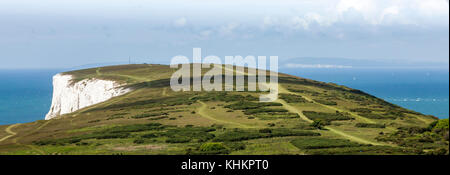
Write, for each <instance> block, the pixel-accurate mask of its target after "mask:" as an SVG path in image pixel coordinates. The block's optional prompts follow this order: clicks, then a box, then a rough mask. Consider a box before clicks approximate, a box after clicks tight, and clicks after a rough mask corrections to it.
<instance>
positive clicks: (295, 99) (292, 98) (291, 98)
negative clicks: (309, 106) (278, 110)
mask: <svg viewBox="0 0 450 175" xmlns="http://www.w3.org/2000/svg"><path fill="white" fill-rule="evenodd" d="M279 97H280V98H281V99H283V100H284V101H286V102H288V103H306V102H308V101H307V100H306V99H305V98H303V97H302V96H300V95H293V94H279Z"/></svg>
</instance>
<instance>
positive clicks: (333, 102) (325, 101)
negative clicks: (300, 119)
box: [314, 99, 337, 106]
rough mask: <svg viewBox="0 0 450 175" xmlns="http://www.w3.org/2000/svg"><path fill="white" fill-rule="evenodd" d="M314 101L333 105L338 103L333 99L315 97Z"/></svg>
mask: <svg viewBox="0 0 450 175" xmlns="http://www.w3.org/2000/svg"><path fill="white" fill-rule="evenodd" d="M314 101H316V102H317V103H320V104H324V105H331V106H335V105H337V103H336V102H335V101H331V100H322V99H315V100H314Z"/></svg>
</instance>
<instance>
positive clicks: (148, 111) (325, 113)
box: [0, 64, 449, 155]
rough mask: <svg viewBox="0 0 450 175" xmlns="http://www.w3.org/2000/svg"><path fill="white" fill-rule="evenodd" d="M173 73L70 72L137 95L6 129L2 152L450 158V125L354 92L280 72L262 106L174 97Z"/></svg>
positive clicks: (229, 95) (253, 96) (224, 98)
mask: <svg viewBox="0 0 450 175" xmlns="http://www.w3.org/2000/svg"><path fill="white" fill-rule="evenodd" d="M216 66H220V65H216ZM175 71H176V69H171V68H169V66H166V65H154V64H139V65H122V66H110V67H101V68H93V69H85V70H79V71H73V72H66V73H65V74H70V75H73V76H75V77H76V78H75V81H74V82H76V81H80V80H83V79H86V78H97V79H107V80H114V81H117V82H120V83H123V84H124V86H125V87H128V88H132V89H133V91H131V92H129V93H127V94H125V95H122V96H118V97H114V98H112V99H110V100H108V101H106V102H103V103H99V104H96V105H93V106H90V107H87V108H84V109H80V110H78V111H76V112H74V113H70V114H66V115H63V116H60V117H58V118H55V119H52V120H47V121H46V120H39V121H35V122H32V123H22V124H15V125H8V126H0V154H10V155H23V154H26V155H28V154H58V155H59V154H64V155H65V154H68V155H78V154H152V155H155V154H164V155H167V154H169V155H175V154H183V155H185V154H208V155H210V154H232V155H242V154H244V155H247V154H258V155H266V154H277V155H279V154H294V155H304V154H313V155H317V154H327V155H335V154H375V155H392V154H402V155H403V154H414V155H417V154H448V147H449V146H448V143H449V142H448V119H447V120H439V121H438V120H437V119H436V118H435V117H433V116H426V115H423V114H420V113H417V112H414V111H410V110H407V109H404V108H401V107H399V106H396V105H393V104H390V103H388V102H386V101H384V100H382V99H379V98H376V97H374V96H372V95H370V94H366V93H364V92H362V91H359V90H356V89H351V88H349V87H344V86H340V85H336V84H332V83H323V82H318V81H314V80H309V79H304V78H299V77H294V76H290V75H286V74H281V73H280V74H279V98H278V100H276V101H275V102H271V103H263V102H259V101H258V99H259V95H260V94H263V93H267V92H261V91H256V92H251V91H242V92H236V91H230V92H215V91H211V92H206V91H200V92H197V91H185V92H183V91H181V92H174V91H172V89H171V88H170V85H169V81H170V76H171V75H172V73H173V72H175ZM207 71H208V69H204V70H202V72H203V73H205V72H207ZM247 72H248V70H247V69H246V72H245V74H248V73H247ZM445 123H446V125H445Z"/></svg>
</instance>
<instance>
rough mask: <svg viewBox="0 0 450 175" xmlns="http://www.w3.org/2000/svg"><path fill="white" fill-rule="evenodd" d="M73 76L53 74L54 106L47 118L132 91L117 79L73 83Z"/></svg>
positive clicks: (86, 80)
mask: <svg viewBox="0 0 450 175" xmlns="http://www.w3.org/2000/svg"><path fill="white" fill-rule="evenodd" d="M72 78H73V77H72V76H71V75H63V74H56V75H55V76H53V99H52V106H51V107H50V111H49V112H48V114H47V115H46V116H45V119H46V120H49V119H52V118H54V117H57V116H60V115H63V114H67V113H72V112H74V111H76V110H78V109H81V108H84V107H88V106H91V105H94V104H97V103H101V102H104V101H106V100H109V99H110V98H112V97H116V96H119V95H123V94H125V93H127V92H129V91H130V89H126V88H123V87H121V84H119V83H117V82H115V81H109V80H100V79H85V80H82V81H79V82H76V83H72Z"/></svg>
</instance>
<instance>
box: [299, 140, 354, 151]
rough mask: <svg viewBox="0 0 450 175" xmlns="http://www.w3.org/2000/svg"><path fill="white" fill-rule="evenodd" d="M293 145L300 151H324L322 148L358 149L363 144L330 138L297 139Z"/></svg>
mask: <svg viewBox="0 0 450 175" xmlns="http://www.w3.org/2000/svg"><path fill="white" fill-rule="evenodd" d="M291 143H292V144H293V145H294V146H296V147H297V148H299V149H322V148H340V147H357V146H362V145H361V144H358V143H355V142H351V141H349V140H343V139H328V138H320V137H319V138H317V137H311V138H309V137H307V138H297V139H294V140H292V141H291Z"/></svg>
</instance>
